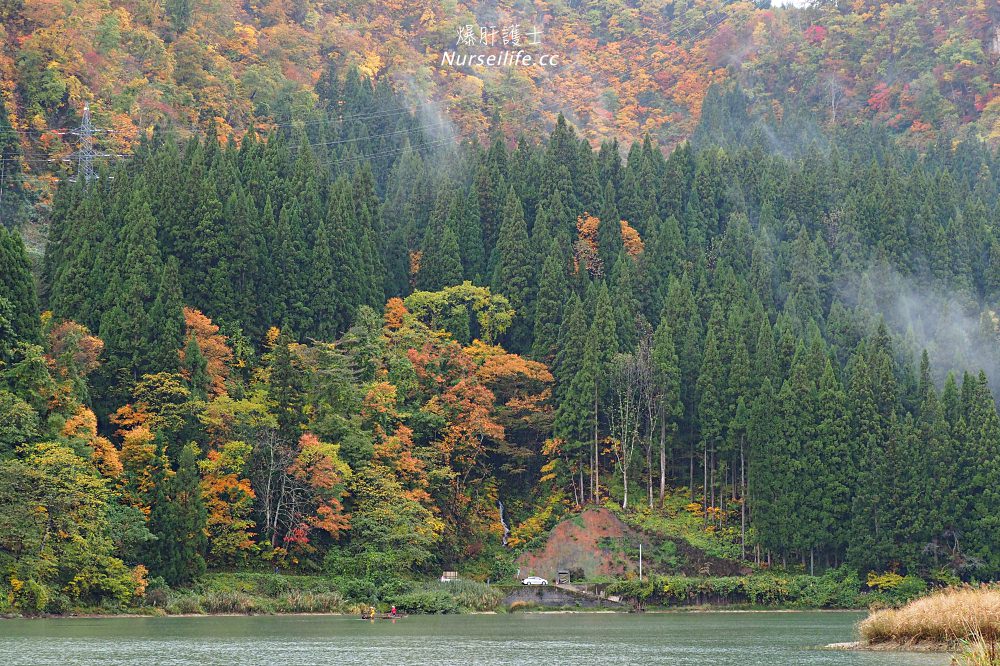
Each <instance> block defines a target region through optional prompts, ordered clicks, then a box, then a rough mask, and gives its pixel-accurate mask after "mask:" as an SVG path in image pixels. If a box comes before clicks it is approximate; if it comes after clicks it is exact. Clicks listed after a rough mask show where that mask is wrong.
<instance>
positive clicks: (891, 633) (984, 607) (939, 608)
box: [859, 586, 1000, 663]
mask: <svg viewBox="0 0 1000 666" xmlns="http://www.w3.org/2000/svg"><path fill="white" fill-rule="evenodd" d="M859 630H860V632H861V638H863V639H864V640H865V641H867V642H869V643H887V642H891V643H922V642H934V643H955V642H960V641H965V642H971V641H974V640H978V641H982V642H983V643H984V644H985V645H991V644H995V643H996V642H997V640H998V639H1000V588H997V587H985V586H984V587H950V588H945V589H943V590H939V591H937V592H934V593H933V594H930V595H928V596H926V597H921V598H920V599H916V600H914V601H911V602H910V603H908V604H906V605H905V606H903V607H902V608H887V609H885V610H880V611H876V612H874V613H872V614H871V615H869V616H868V617H867V618H865V619H864V620H862V621H861V624H860V625H859ZM987 663H989V662H987Z"/></svg>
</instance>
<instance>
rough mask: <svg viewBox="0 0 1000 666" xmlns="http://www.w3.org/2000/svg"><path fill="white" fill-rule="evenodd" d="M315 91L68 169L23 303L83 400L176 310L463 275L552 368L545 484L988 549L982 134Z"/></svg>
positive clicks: (720, 520) (989, 179)
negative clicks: (592, 125) (59, 324)
mask: <svg viewBox="0 0 1000 666" xmlns="http://www.w3.org/2000/svg"><path fill="white" fill-rule="evenodd" d="M321 87H322V88H323V90H322V91H321V95H322V96H323V100H324V105H325V107H324V113H323V114H322V116H321V120H320V121H316V122H313V123H308V124H305V125H299V126H292V125H293V124H292V123H289V126H280V127H277V128H275V129H272V130H271V131H270V132H269V133H267V134H266V136H265V135H263V134H262V133H256V132H254V131H251V132H249V133H248V134H247V135H246V136H245V137H244V138H243V139H242V141H239V142H236V141H234V140H228V141H220V139H219V137H216V136H214V135H209V136H207V137H203V138H201V139H198V138H194V139H190V140H187V141H180V140H178V139H176V138H174V136H173V135H171V134H170V133H162V134H157V135H155V136H154V137H153V138H152V139H151V140H149V141H147V142H146V143H144V144H143V146H142V147H141V148H140V149H139V150H138V151H137V152H136V155H135V157H134V158H132V159H131V161H130V162H129V164H127V165H125V166H122V167H120V168H117V169H115V170H114V171H113V172H111V173H105V174H104V176H105V177H104V178H102V179H100V180H98V181H96V182H93V183H90V184H84V183H76V184H67V185H65V186H64V187H61V188H60V191H59V193H58V196H57V198H56V201H55V203H54V205H53V211H52V224H51V233H50V240H49V245H48V249H47V252H46V255H45V259H44V263H43V265H42V267H41V285H42V293H41V301H42V307H43V308H45V309H49V310H51V311H52V313H53V316H54V317H55V318H56V319H57V320H61V319H72V320H74V321H77V322H80V323H82V324H84V325H86V326H87V328H88V329H90V330H91V331H94V332H95V333H97V334H98V335H99V337H100V338H102V339H103V340H104V342H105V345H106V351H105V362H104V364H103V365H102V367H101V369H100V370H99V375H98V376H97V377H96V378H95V379H94V381H93V382H92V387H91V400H92V402H93V404H94V405H95V406H96V407H97V412H98V414H99V415H100V416H102V418H103V417H104V416H106V415H107V414H110V413H111V412H113V411H114V410H115V409H117V408H118V407H120V406H121V405H122V404H123V403H124V401H125V396H127V395H129V394H130V392H131V390H132V386H133V385H134V384H135V382H137V381H139V380H140V378H141V377H142V376H143V375H146V374H149V373H156V372H161V371H165V370H166V369H168V368H169V367H172V366H173V365H174V364H175V362H176V351H175V350H176V349H178V348H180V347H181V345H182V342H183V338H182V335H183V332H182V331H183V319H182V315H181V308H182V306H190V307H193V308H197V309H198V310H201V311H202V312H204V313H205V314H207V315H208V316H210V317H211V318H212V320H213V321H215V322H216V323H218V324H219V325H220V326H221V327H222V331H223V333H224V334H225V335H226V336H228V338H229V340H230V341H231V342H232V344H233V346H234V348H235V349H236V355H237V357H238V356H239V349H240V347H241V346H242V347H245V348H246V349H253V348H255V347H257V348H259V347H260V346H261V345H262V341H263V340H264V338H265V335H266V333H267V331H268V329H269V328H271V327H272V326H277V327H280V329H281V330H282V331H283V332H285V333H286V334H288V335H290V336H292V337H293V338H295V339H298V340H302V341H308V340H320V341H333V340H336V339H338V338H340V337H341V336H342V335H344V334H345V333H346V332H347V331H348V329H349V328H350V326H351V325H352V323H353V322H354V321H355V319H356V317H357V314H358V312H359V311H361V310H362V309H363V308H365V307H366V306H367V307H371V308H377V309H380V308H381V307H382V306H383V304H384V302H385V301H386V299H387V298H391V297H394V296H406V295H408V294H411V293H413V292H415V291H438V290H441V289H443V288H445V287H449V286H452V285H456V284H460V283H462V282H463V281H470V282H473V283H475V284H480V285H486V286H489V287H490V288H491V290H492V291H493V292H494V293H498V294H502V295H504V296H505V297H506V298H507V299H508V301H509V303H510V305H511V306H512V307H513V308H514V310H515V312H516V317H515V319H514V321H513V324H512V325H511V326H510V327H509V328H508V329H507V330H506V331H505V332H504V333H503V334H502V336H501V337H500V340H499V342H500V343H501V344H502V345H503V346H504V348H505V349H507V350H509V351H511V352H514V353H518V354H522V355H525V356H528V357H530V358H532V359H534V360H537V361H541V362H543V363H545V364H547V365H548V366H549V367H550V368H551V370H552V373H553V375H554V377H555V387H554V390H553V392H552V395H551V404H552V408H553V410H554V420H553V426H552V431H551V433H550V434H551V442H552V445H551V447H549V455H551V456H552V458H553V460H554V461H555V466H554V469H556V470H557V472H556V474H555V477H554V481H553V482H552V483H553V487H552V488H551V490H550V492H564V493H566V495H567V497H569V498H572V499H573V500H575V502H576V503H578V504H585V503H587V502H593V501H598V502H600V501H604V500H605V499H607V498H612V499H614V500H615V501H617V502H619V503H623V504H625V505H628V504H629V503H630V502H631V503H633V504H634V503H637V502H639V503H647V502H648V503H654V504H655V502H656V500H657V495H659V496H660V497H662V493H663V492H664V491H665V489H666V488H667V487H668V486H670V487H674V486H683V487H686V488H687V492H689V493H690V495H691V498H692V500H694V501H697V502H698V503H700V504H701V505H702V511H703V513H704V516H705V521H706V524H708V523H709V522H710V521H714V522H716V523H717V524H718V527H720V528H722V527H733V528H736V529H738V531H739V534H740V536H739V539H740V541H741V543H742V544H743V546H744V552H745V553H746V555H747V557H755V558H756V559H758V560H766V561H769V562H771V563H772V564H773V563H775V562H778V561H780V562H788V561H797V562H802V563H806V564H808V565H809V566H810V568H813V569H815V567H818V566H820V567H822V566H832V565H836V564H839V563H841V562H845V561H846V562H850V563H851V564H853V565H855V566H858V567H859V568H868V569H887V568H892V567H902V568H904V569H906V570H908V571H919V572H922V573H926V572H929V571H932V570H935V569H938V568H942V567H944V568H950V569H953V570H954V571H956V572H958V573H960V574H962V575H966V576H986V575H990V576H991V575H995V574H997V573H1000V544H998V543H996V539H997V537H996V534H997V530H996V529H995V527H996V522H997V521H998V520H1000V496H998V493H997V490H996V488H998V487H1000V486H998V481H1000V421H998V418H997V412H996V405H995V401H994V398H993V393H992V390H993V389H995V385H993V384H991V381H995V380H996V372H995V369H996V363H997V360H998V355H997V337H998V331H997V327H998V325H997V323H996V321H997V318H996V314H995V309H996V307H997V300H998V297H1000V234H998V231H997V230H998V229H1000V209H998V206H997V202H998V199H1000V197H998V194H1000V157H998V156H997V155H996V154H995V153H991V152H989V151H988V150H987V149H986V148H985V147H984V146H983V145H982V144H980V143H978V142H977V141H975V140H966V141H955V142H954V144H951V143H947V142H944V141H943V142H942V144H941V145H940V146H938V147H936V148H934V149H933V150H930V151H928V152H927V153H926V154H924V155H917V154H915V153H913V152H910V151H908V150H905V149H902V148H899V147H897V146H895V145H894V144H893V143H892V142H891V141H890V140H888V139H887V138H886V137H884V136H882V135H880V134H878V133H876V132H873V131H871V130H868V129H864V128H862V129H858V130H854V131H851V132H844V133H839V134H834V135H827V136H824V138H823V141H822V142H811V143H806V142H801V143H800V145H798V146H797V147H796V148H795V149H793V150H787V151H785V153H784V154H779V153H776V152H775V151H773V150H772V148H773V147H774V146H773V145H772V141H773V137H774V132H771V131H769V130H768V128H764V127H763V126H762V125H761V124H760V123H756V122H755V121H754V120H753V119H750V118H745V117H743V116H742V115H741V114H740V112H739V109H741V108H745V107H746V105H745V104H742V105H741V104H740V103H739V102H740V97H739V95H740V94H741V93H739V91H738V90H737V91H728V92H725V93H717V94H713V95H710V96H709V101H708V102H707V104H717V105H718V107H719V108H710V109H706V114H705V117H706V118H707V119H710V122H711V125H709V124H708V123H709V121H706V124H705V125H703V127H702V128H700V129H699V132H698V133H697V134H696V137H695V140H694V141H692V142H691V143H686V144H683V145H681V146H679V147H677V148H676V149H674V150H672V151H670V152H669V154H665V153H664V152H663V151H661V150H660V149H659V148H658V147H656V146H654V145H652V143H651V142H649V141H648V140H647V141H643V142H637V143H635V144H633V145H632V146H631V147H630V148H629V149H628V151H627V155H626V157H625V158H624V159H623V157H622V153H623V152H625V151H623V150H622V148H621V147H620V146H619V145H617V144H616V143H613V142H608V143H605V144H603V145H602V146H601V147H600V149H598V150H594V149H593V148H592V146H591V145H590V144H589V143H588V142H587V141H585V140H583V139H581V138H580V137H579V136H577V135H576V133H575V132H574V130H573V129H572V128H571V127H570V126H569V125H568V124H567V123H566V122H565V120H564V119H563V118H561V117H560V119H559V121H558V123H557V125H556V127H555V129H554V130H553V132H552V134H551V136H550V137H549V138H548V140H547V141H546V142H544V143H541V144H536V143H532V142H530V141H519V142H517V143H516V144H515V145H510V144H508V143H507V142H505V141H504V140H503V139H502V138H501V137H500V136H498V135H496V136H493V138H492V140H491V141H490V142H488V144H487V145H485V146H483V145H480V144H479V143H477V142H475V141H468V140H464V141H461V142H458V143H457V145H451V143H448V144H445V145H442V143H441V142H437V143H436V144H434V143H433V142H431V141H430V140H429V139H428V138H427V136H425V134H424V133H423V132H422V131H421V130H420V129H419V123H418V122H417V121H416V120H415V119H414V117H413V116H411V115H410V114H408V113H406V112H405V111H404V110H402V107H401V106H399V104H398V102H394V101H393V102H391V103H390V102H389V101H387V100H390V99H392V98H391V96H388V97H387V95H389V93H387V92H386V91H385V89H384V88H383V87H381V86H372V85H371V84H370V83H368V82H367V81H365V80H363V79H361V78H359V77H357V76H356V75H355V74H350V75H348V76H347V77H345V78H344V80H343V81H340V80H339V79H337V78H336V76H335V75H331V76H330V77H329V79H328V80H327V83H326V84H325V85H324V86H321ZM386 108H389V109H391V110H394V112H395V113H396V115H395V116H392V115H391V114H387V113H385V112H384V109H386ZM733 109H736V110H737V111H734V110H733ZM734 128H740V129H739V131H736V130H735V129H734ZM747 128H749V129H747ZM776 129H777V132H778V134H779V135H780V134H781V131H782V128H781V127H778V128H776ZM713 137H716V138H717V140H713ZM786 139H787V137H786ZM786 145H787V142H786ZM112 175H113V176H114V177H113V178H111V177H109V176H112ZM11 242H13V241H10V240H8V241H7V243H8V244H10V243H11ZM8 252H13V253H14V254H15V255H16V254H17V253H16V252H14V251H13V250H10V251H8ZM17 262H20V263H17ZM15 263H16V265H17V266H19V267H20V268H19V269H18V271H16V272H15V273H16V274H15V275H14V276H13V277H8V278H6V279H7V282H8V283H9V284H8V285H7V287H8V291H6V292H5V293H10V294H13V297H12V298H8V301H9V304H8V305H7V306H5V307H7V308H8V309H9V310H10V311H11V313H12V314H11V316H10V317H8V319H9V320H10V321H11V322H14V324H13V325H14V326H15V327H19V331H18V334H19V335H21V336H25V335H29V333H28V332H29V331H30V330H31V326H30V325H29V324H28V323H27V319H30V316H31V313H33V312H35V311H36V306H35V304H34V303H33V302H31V300H30V299H31V298H32V297H33V296H31V295H30V294H29V292H30V289H28V288H27V284H28V282H29V281H30V280H29V277H28V276H27V272H26V271H27V268H26V264H24V263H23V260H22V259H17V261H16V262H14V263H12V264H11V265H14V264H15ZM932 297H933V298H932ZM941 303H944V304H945V305H946V307H943V308H942V307H938V306H939V305H940V304H941ZM26 318H27V319H26ZM956 328H959V329H961V330H960V331H959V333H960V335H961V337H960V339H961V340H963V341H964V342H965V344H963V345H956V344H951V343H949V342H947V341H950V340H953V339H955V338H954V337H949V335H951V336H953V335H955V329H956ZM451 332H452V334H453V335H454V336H455V337H456V338H457V339H459V341H460V342H462V343H469V342H471V339H472V338H473V337H476V335H477V330H476V327H475V326H472V327H471V328H469V327H468V326H467V327H465V328H464V329H455V330H452V331H451ZM983 370H989V371H990V374H989V375H987V374H986V373H985V372H983ZM532 473H534V472H532ZM637 489H641V491H640V490H637Z"/></svg>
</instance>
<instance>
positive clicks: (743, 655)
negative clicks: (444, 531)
mask: <svg viewBox="0 0 1000 666" xmlns="http://www.w3.org/2000/svg"><path fill="white" fill-rule="evenodd" d="M861 617H862V614H859V613H837V612H826V613H824V612H802V613H799V612H792V613H690V612H679V613H648V614H645V615H624V614H603V613H602V614H598V613H582V614H551V613H547V614H539V613H526V614H522V613H516V614H511V615H460V616H423V617H408V618H401V619H399V620H394V621H390V620H379V621H375V622H366V621H363V620H360V619H355V618H350V617H335V616H277V617H275V616H261V617H163V618H100V619H87V618H68V619H46V620H0V664H2V665H3V666H49V665H52V666H56V665H58V666H68V665H72V666H97V665H98V664H99V665H101V666H153V665H162V666H223V665H224V666H230V665H233V664H268V665H270V664H274V665H275V666H307V665H308V666H314V665H315V666H319V665H327V664H329V665H331V666H339V665H341V664H360V665H366V666H395V665H397V664H400V665H402V664H406V665H425V664H426V665H428V666H465V665H466V664H483V665H484V666H513V665H518V666H520V665H522V664H524V665H528V664H531V665H536V664H584V665H587V666H596V665H605V664H607V665H611V664H614V665H615V666H619V665H622V666H624V665H638V664H671V665H673V664H676V665H678V666H682V665H683V666H686V665H688V664H698V665H712V666H784V665H788V666H819V665H830V666H855V665H857V666H944V665H946V664H948V659H947V658H946V657H944V656H942V655H927V654H903V653H885V652H879V653H874V652H839V651H830V650H822V649H819V647H820V646H822V645H826V644H828V643H834V642H842V641H850V640H853V639H854V637H855V630H854V626H855V624H856V623H857V621H858V620H859V619H860V618H861Z"/></svg>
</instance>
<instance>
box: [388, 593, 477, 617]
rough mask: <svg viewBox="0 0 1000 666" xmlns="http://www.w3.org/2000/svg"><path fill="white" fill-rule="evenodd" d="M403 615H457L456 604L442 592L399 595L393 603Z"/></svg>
mask: <svg viewBox="0 0 1000 666" xmlns="http://www.w3.org/2000/svg"><path fill="white" fill-rule="evenodd" d="M394 603H395V606H396V608H397V609H399V610H400V611H403V612H404V613H425V614H444V613H459V612H461V610H462V609H461V608H459V605H458V602H457V601H455V598H454V597H453V596H451V595H450V594H448V593H447V592H445V591H444V590H420V591H416V592H408V593H407V594H404V595H401V596H400V597H399V598H397V599H396V601H395V602H394Z"/></svg>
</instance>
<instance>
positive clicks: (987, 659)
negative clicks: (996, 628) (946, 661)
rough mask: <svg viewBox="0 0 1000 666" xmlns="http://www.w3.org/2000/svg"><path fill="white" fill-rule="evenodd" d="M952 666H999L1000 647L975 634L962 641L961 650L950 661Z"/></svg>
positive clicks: (994, 642)
mask: <svg viewBox="0 0 1000 666" xmlns="http://www.w3.org/2000/svg"><path fill="white" fill-rule="evenodd" d="M951 663H952V664H953V666H1000V645H998V644H997V642H996V641H995V640H993V641H989V640H986V639H985V638H983V637H982V636H980V635H978V634H976V635H973V636H972V637H971V638H970V639H968V640H965V641H962V650H961V652H959V653H958V654H957V655H955V658H954V659H952V661H951Z"/></svg>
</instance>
